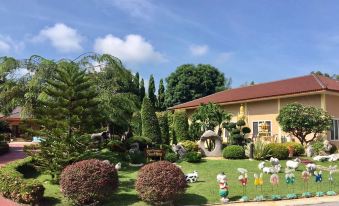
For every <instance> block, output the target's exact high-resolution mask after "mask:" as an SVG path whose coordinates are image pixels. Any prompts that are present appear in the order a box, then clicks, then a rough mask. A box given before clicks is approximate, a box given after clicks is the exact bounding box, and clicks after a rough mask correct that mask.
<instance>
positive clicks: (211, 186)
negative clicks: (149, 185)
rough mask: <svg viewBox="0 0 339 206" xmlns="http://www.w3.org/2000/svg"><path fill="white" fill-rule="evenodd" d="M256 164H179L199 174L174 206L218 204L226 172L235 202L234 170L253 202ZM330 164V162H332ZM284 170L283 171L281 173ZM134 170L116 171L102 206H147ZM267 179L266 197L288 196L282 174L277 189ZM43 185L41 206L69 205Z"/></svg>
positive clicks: (238, 192) (299, 184) (238, 190)
mask: <svg viewBox="0 0 339 206" xmlns="http://www.w3.org/2000/svg"><path fill="white" fill-rule="evenodd" d="M258 163H259V161H249V160H207V161H206V160H205V161H203V162H201V163H187V162H182V163H180V166H181V167H182V170H183V171H184V173H189V172H193V171H194V170H196V171H198V173H199V181H198V182H196V183H191V184H189V187H188V188H187V191H186V193H185V194H184V195H183V196H182V197H181V198H180V199H179V200H177V201H176V204H177V205H184V204H190V205H200V204H206V203H219V199H220V198H219V196H218V184H217V182H216V175H217V174H218V173H220V172H225V174H226V175H227V177H228V180H229V181H228V184H229V186H230V194H229V198H230V200H231V201H236V200H238V199H239V198H240V197H241V196H242V187H241V185H240V183H239V181H238V176H239V174H238V173H237V168H238V167H242V168H246V169H247V170H248V177H249V182H248V186H247V196H249V198H250V199H253V198H254V197H255V196H256V195H260V194H261V193H260V188H258V190H256V188H255V186H254V184H253V182H254V180H253V174H254V173H258V172H259V169H258V167H257V165H258ZM317 164H320V165H322V166H325V167H328V166H329V165H331V163H328V162H322V163H317ZM332 164H333V163H332ZM281 165H282V166H283V167H284V166H285V161H281ZM283 169H284V168H282V171H283ZM304 169H305V166H303V165H302V164H301V165H300V166H299V168H298V170H297V171H296V172H295V176H296V183H295V185H294V188H293V189H294V192H295V193H296V194H298V195H301V194H302V193H303V192H304V184H303V181H302V179H301V172H302V170H304ZM137 170H138V169H137V168H131V167H123V168H122V170H121V171H119V181H120V186H119V191H118V192H117V193H115V194H113V195H112V198H111V200H110V201H108V202H107V203H105V204H104V205H105V206H108V205H112V204H113V203H114V205H134V206H144V205H147V204H146V203H144V202H142V201H141V200H140V199H139V198H138V196H137V193H136V191H135V190H134V181H135V179H136V176H137ZM269 176H270V175H267V174H264V186H263V188H262V189H263V195H264V196H266V197H267V198H270V196H271V195H272V194H279V195H282V196H286V194H287V193H291V192H292V187H291V186H289V187H287V185H286V184H285V182H284V173H282V172H281V173H280V174H279V176H280V185H279V187H278V188H274V190H273V191H272V187H271V185H270V183H269ZM37 178H38V179H39V180H40V181H41V182H42V183H43V185H44V186H45V188H46V191H45V196H46V201H45V202H44V205H70V204H71V203H70V201H68V200H67V199H66V198H64V197H63V196H62V194H61V193H60V189H59V186H58V185H53V184H51V183H50V181H49V180H50V177H49V176H47V175H40V176H38V177H37ZM334 178H335V180H337V181H339V173H335V174H334ZM327 179H328V172H327V171H323V182H322V183H321V184H320V185H319V190H321V191H323V192H326V191H328V188H329V187H328V181H327ZM334 188H335V191H336V192H337V193H339V184H336V185H335V186H334ZM316 191H317V185H316V183H315V181H314V177H312V179H310V181H309V192H312V193H313V194H314V193H315V192H316Z"/></svg>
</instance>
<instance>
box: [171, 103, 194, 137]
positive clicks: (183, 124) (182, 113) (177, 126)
mask: <svg viewBox="0 0 339 206" xmlns="http://www.w3.org/2000/svg"><path fill="white" fill-rule="evenodd" d="M173 121H174V122H173V128H174V132H175V138H176V140H178V141H179V142H180V141H184V140H189V139H190V138H189V133H188V132H189V125H188V117H187V113H186V110H176V111H175V112H174V117H173Z"/></svg>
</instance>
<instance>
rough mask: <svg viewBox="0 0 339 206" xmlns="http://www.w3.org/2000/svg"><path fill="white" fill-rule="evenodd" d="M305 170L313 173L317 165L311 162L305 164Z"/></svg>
mask: <svg viewBox="0 0 339 206" xmlns="http://www.w3.org/2000/svg"><path fill="white" fill-rule="evenodd" d="M306 170H307V172H309V173H311V174H312V175H313V174H314V171H316V170H317V165H315V164H313V163H308V164H307V165H306Z"/></svg>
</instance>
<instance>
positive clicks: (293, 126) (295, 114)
mask: <svg viewBox="0 0 339 206" xmlns="http://www.w3.org/2000/svg"><path fill="white" fill-rule="evenodd" d="M277 121H278V122H279V124H280V125H281V127H282V130H283V131H284V132H288V133H291V134H293V135H294V136H295V137H297V138H298V140H299V141H300V143H301V144H302V145H305V144H308V143H309V142H312V141H313V140H314V139H315V138H316V137H317V135H318V134H320V133H322V132H323V131H327V130H329V129H330V126H331V116H330V115H329V114H328V113H327V112H326V111H324V110H323V109H321V108H317V107H313V106H304V105H302V104H299V103H292V104H288V105H286V106H285V107H283V108H282V109H281V110H280V112H279V115H278V117H277ZM310 134H311V135H313V136H312V137H311V138H309V139H306V136H307V135H310Z"/></svg>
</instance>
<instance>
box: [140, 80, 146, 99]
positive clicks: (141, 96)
mask: <svg viewBox="0 0 339 206" xmlns="http://www.w3.org/2000/svg"><path fill="white" fill-rule="evenodd" d="M145 93H146V91H145V83H144V79H143V78H141V81H140V89H139V97H140V102H142V101H143V99H144V97H145Z"/></svg>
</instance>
